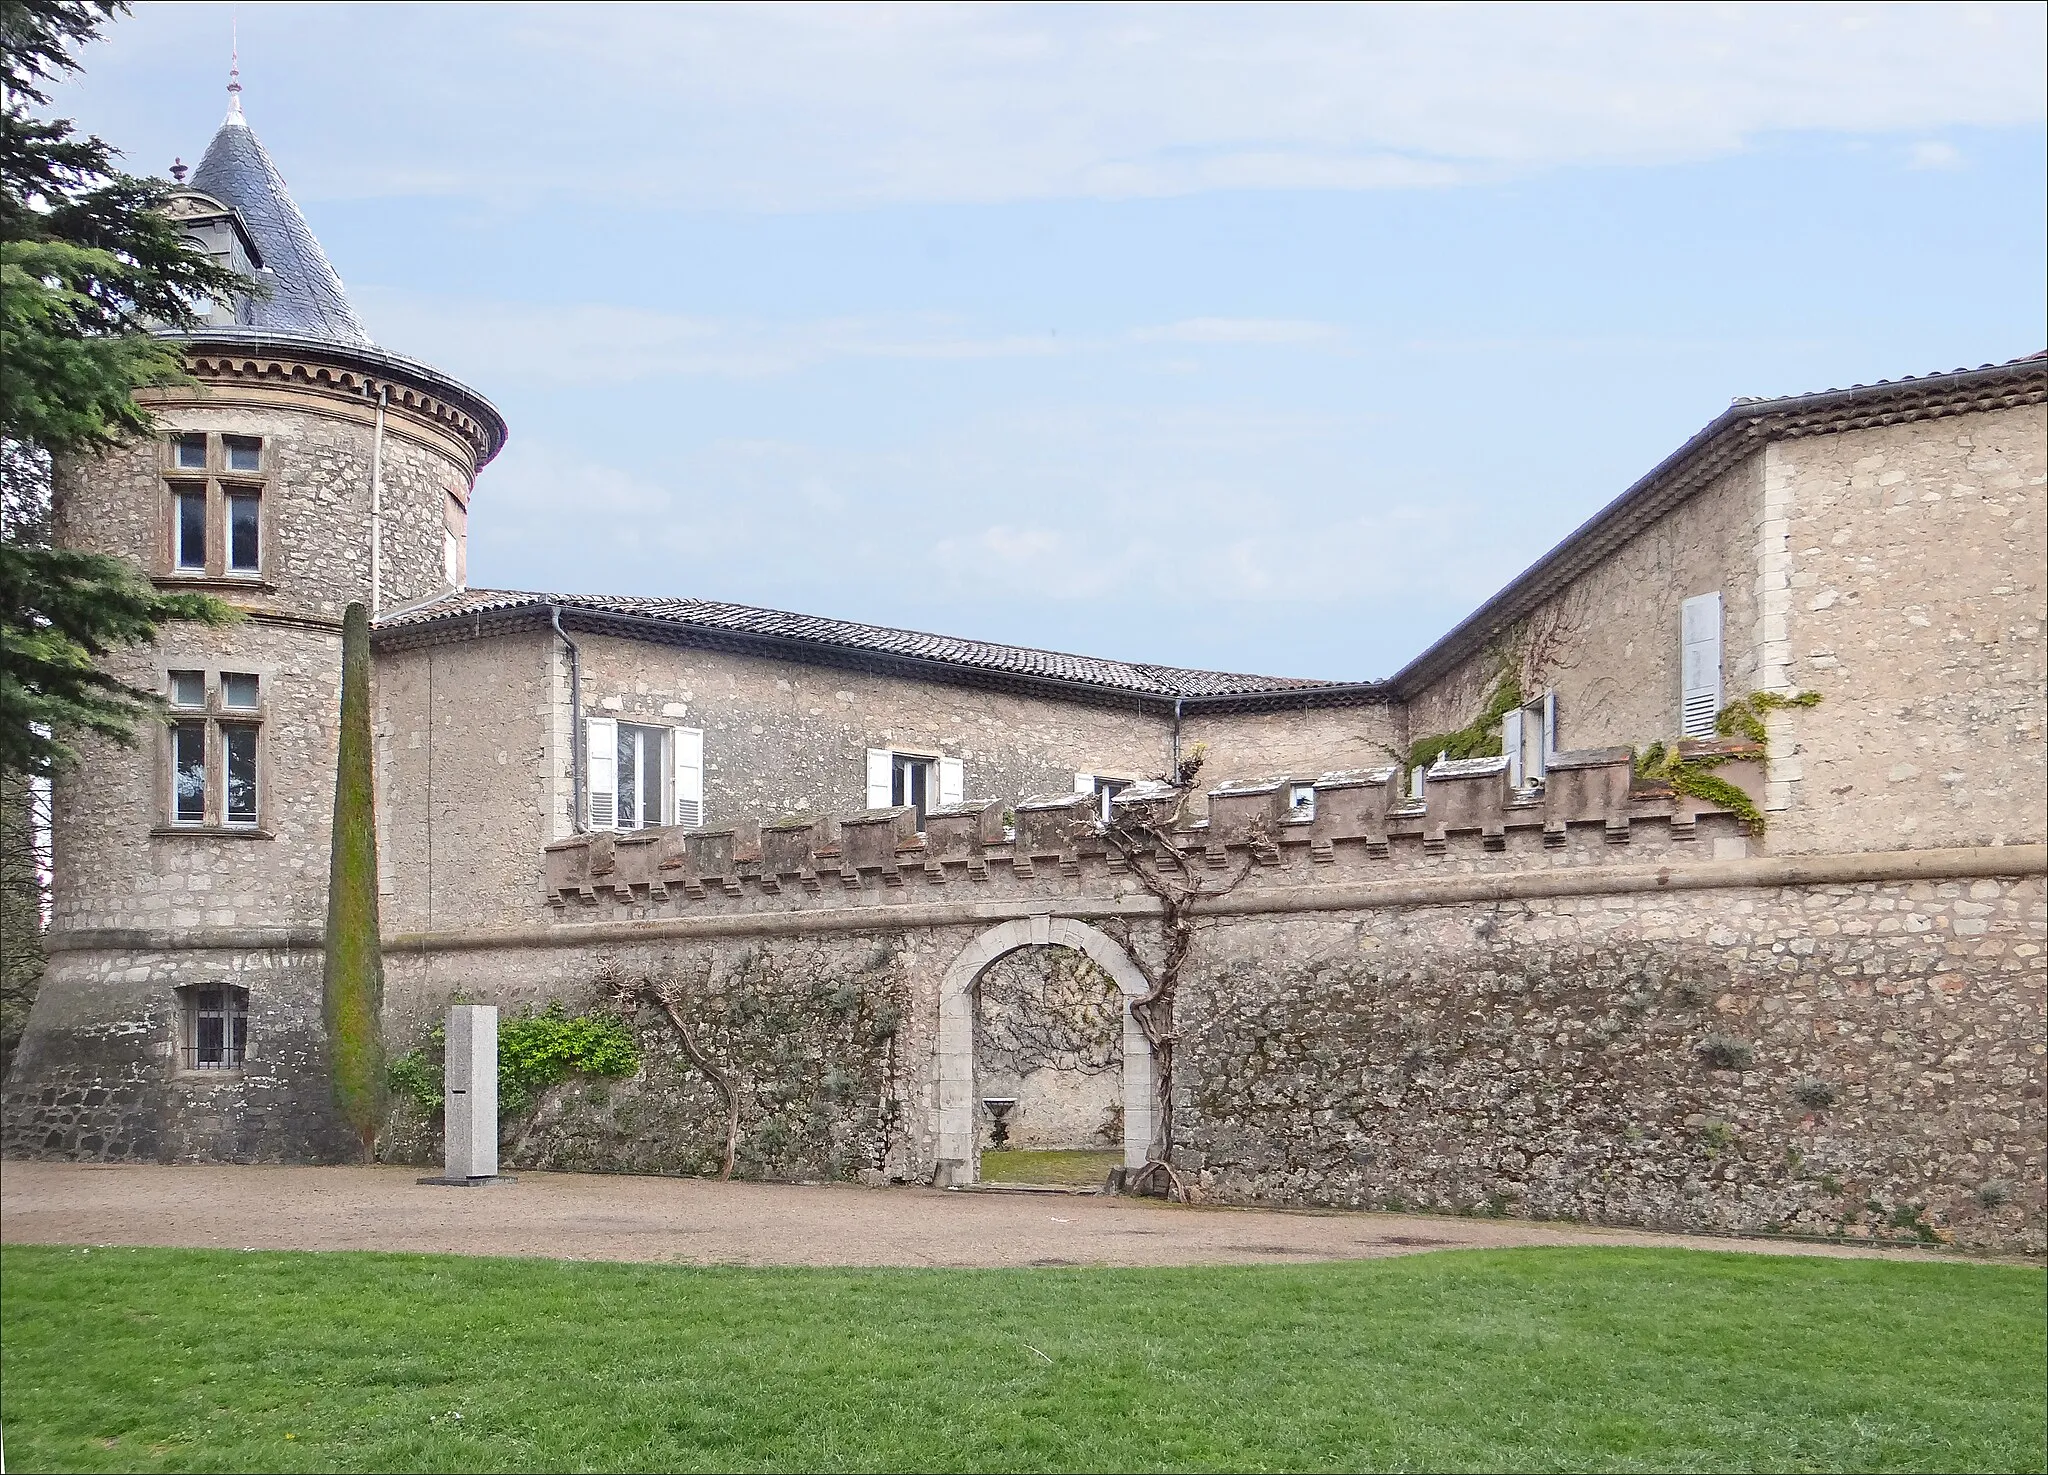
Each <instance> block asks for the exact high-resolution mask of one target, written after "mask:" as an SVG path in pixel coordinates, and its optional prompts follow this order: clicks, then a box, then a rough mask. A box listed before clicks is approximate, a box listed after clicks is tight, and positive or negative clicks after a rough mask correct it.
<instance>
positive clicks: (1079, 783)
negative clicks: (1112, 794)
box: [1074, 773, 1095, 794]
mask: <svg viewBox="0 0 2048 1475" xmlns="http://www.w3.org/2000/svg"><path fill="white" fill-rule="evenodd" d="M1074 792H1075V793H1077V794H1092V793H1094V792H1095V775H1094V774H1092V773H1077V774H1075V775H1074Z"/></svg>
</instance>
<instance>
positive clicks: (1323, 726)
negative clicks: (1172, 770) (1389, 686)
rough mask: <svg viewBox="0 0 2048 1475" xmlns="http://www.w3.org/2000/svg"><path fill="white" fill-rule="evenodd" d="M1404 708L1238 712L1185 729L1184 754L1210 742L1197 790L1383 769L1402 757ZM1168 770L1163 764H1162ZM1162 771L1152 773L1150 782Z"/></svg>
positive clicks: (1191, 720)
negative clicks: (1233, 782)
mask: <svg viewBox="0 0 2048 1475" xmlns="http://www.w3.org/2000/svg"><path fill="white" fill-rule="evenodd" d="M1402 717H1403V713H1402V710H1401V708H1400V707H1399V706H1398V705H1397V704H1396V703H1394V702H1392V701H1387V702H1378V703H1373V704H1371V705H1367V706H1359V707H1325V708H1316V709H1311V710H1309V711H1305V712H1233V713H1226V714H1218V715H1216V716H1206V715H1204V716H1193V717H1188V718H1186V719H1185V720H1184V721H1183V722H1182V724H1181V750H1182V752H1183V753H1185V752H1187V751H1189V749H1190V747H1191V745H1192V744H1195V743H1207V744H1208V745H1209V751H1208V755H1207V757H1206V759H1205V760H1204V762H1203V766H1202V776H1201V779H1200V780H1199V781H1198V782H1197V787H1198V788H1201V787H1204V786H1213V785H1214V784H1216V783H1218V782H1220V781H1222V780H1223V779H1227V778H1263V777H1266V776H1268V775H1273V774H1282V773H1284V774H1290V775H1292V776H1293V777H1295V778H1298V779H1312V778H1314V777H1315V776H1316V775H1317V774H1321V773H1329V772H1331V771H1333V770H1335V769H1340V768H1379V767H1382V766H1383V765H1385V764H1387V763H1391V762H1394V761H1396V758H1397V756H1398V755H1399V753H1400V752H1401V734H1402ZM1162 768H1163V765H1162ZM1160 771H1161V769H1153V770H1150V771H1148V772H1147V773H1146V774H1144V775H1143V777H1146V778H1150V777H1153V776H1154V775H1155V774H1157V773H1159V772H1160Z"/></svg>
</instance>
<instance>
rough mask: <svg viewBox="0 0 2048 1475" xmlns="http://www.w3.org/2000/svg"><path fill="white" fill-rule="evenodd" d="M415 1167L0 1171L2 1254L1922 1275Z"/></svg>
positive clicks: (1345, 1224) (988, 1200) (905, 1191)
mask: <svg viewBox="0 0 2048 1475" xmlns="http://www.w3.org/2000/svg"><path fill="white" fill-rule="evenodd" d="M418 1176H419V1170H417V1169H412V1168H272V1167H142V1166H128V1165H118V1166H117V1165H105V1166H101V1165H88V1164H74V1163H34V1162H10V1163H6V1164H4V1165H0V1239H4V1240H5V1241H6V1242H7V1243H9V1244H91V1245H182V1246H194V1247H219V1248H228V1249H269V1250H407V1251H419V1252H430V1253H446V1254H459V1255H533V1256H544V1257H549V1258H556V1259H576V1260H643V1261H669V1262H675V1263H679V1264H692V1265H911V1266H917V1265H954V1266H1004V1265H1235V1264H1251V1263H1257V1262H1275V1261H1280V1262H1285V1261H1306V1260H1354V1259H1372V1258H1376V1257H1379V1256H1384V1255H1405V1254H1412V1253H1415V1252H1417V1251H1420V1250H1430V1249H1448V1248H1459V1247H1481V1246H1508V1245H1587V1244H1600V1245H1662V1246H1676V1247H1686V1248H1694V1249H1713V1250H1750V1251H1758V1252H1762V1253H1768V1254H1792V1255H1878V1254H1881V1255H1885V1256H1888V1257H1890V1258H1894V1259H1900V1258H1905V1259H1927V1258H1935V1257H1933V1256H1930V1255H1927V1254H1925V1253H1924V1252H1921V1251H1913V1250H1869V1249H1858V1248H1852V1247H1849V1246H1834V1245H1804V1244H1791V1243H1785V1242H1782V1241H1770V1240H1736V1239H1718V1238H1711V1237H1704V1236H1691V1235H1672V1234H1643V1233H1637V1232H1634V1231H1629V1230H1618V1229H1591V1228H1584V1227H1580V1226H1574V1225H1561V1224H1532V1223H1528V1222H1526V1221H1519V1220H1513V1219H1504V1220H1502V1219H1448V1218H1424V1217H1420V1216H1414V1215H1404V1214H1362V1213H1293V1212H1283V1211H1275V1210H1268V1209H1231V1208H1208V1207H1198V1208H1192V1209H1190V1208H1181V1207H1177V1206H1174V1205H1169V1204H1164V1203H1160V1202H1158V1201H1156V1200H1133V1199H1119V1198H1099V1197H1076V1196H1067V1195H1055V1194H1037V1193H986V1192H966V1193H959V1192H947V1191H943V1190H939V1189H932V1188H885V1189H868V1188H853V1187H796V1186H784V1185H778V1184H758V1183H717V1182H710V1181H707V1180H703V1179H679V1178H626V1177H602V1176H592V1175H585V1174H578V1173H530V1174H525V1175H522V1176H521V1177H520V1180H519V1181H518V1182H517V1183H516V1184H513V1185H511V1186H507V1187H495V1188H436V1187H425V1186H421V1185H420V1184H418V1183H416V1182H415V1181H414V1180H415V1179H416V1178H417V1177H418Z"/></svg>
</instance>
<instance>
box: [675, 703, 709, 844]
mask: <svg viewBox="0 0 2048 1475" xmlns="http://www.w3.org/2000/svg"><path fill="white" fill-rule="evenodd" d="M673 744H674V747H675V755H676V823H677V824H679V825H681V826H682V827H683V828H684V829H686V830H694V829H697V828H699V827H700V826H701V825H702V824H703V823H704V734H703V732H702V731H700V730H699V729H697V728H694V727H679V728H677V729H676V731H675V736H674V738H673Z"/></svg>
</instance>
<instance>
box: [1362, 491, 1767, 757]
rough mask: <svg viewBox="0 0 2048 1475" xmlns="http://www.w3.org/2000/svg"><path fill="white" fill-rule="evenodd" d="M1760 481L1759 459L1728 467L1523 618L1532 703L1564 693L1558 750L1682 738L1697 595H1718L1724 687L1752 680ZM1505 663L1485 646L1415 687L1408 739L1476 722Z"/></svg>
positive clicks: (1525, 678)
mask: <svg viewBox="0 0 2048 1475" xmlns="http://www.w3.org/2000/svg"><path fill="white" fill-rule="evenodd" d="M1762 478H1763V458H1762V457H1761V456H1752V457H1750V458H1748V459H1747V460H1745V461H1743V462H1741V463H1740V464H1738V465H1736V466H1733V467H1731V468H1729V469H1728V470H1727V471H1725V472H1723V473H1722V474H1721V475H1720V476H1718V477H1716V478H1715V479H1714V480H1713V481H1712V482H1710V483H1708V484H1707V485H1706V486H1705V487H1703V488H1702V489H1701V490H1700V491H1699V492H1698V493H1697V494H1695V495H1694V496H1692V497H1691V498H1689V499H1688V500H1686V501H1685V502H1684V503H1682V504H1680V505H1679V506H1677V507H1675V508H1673V509H1672V510H1671V511H1670V512H1668V513H1666V514H1665V515H1664V516H1663V517H1661V518H1659V519H1658V520H1657V521H1656V522H1655V523H1653V524H1651V525H1650V526H1649V527H1648V528H1646V529H1644V530H1643V531H1642V532H1641V533H1639V534H1638V535H1637V536H1636V537H1634V538H1633V539H1631V540H1630V541H1629V542H1628V543H1626V544H1625V545H1623V546H1622V547H1621V548H1619V549H1617V550H1616V551H1615V552H1614V554H1613V555H1611V556H1610V557H1608V558H1606V559H1603V560H1602V561H1601V562H1600V563H1599V564H1598V565H1597V566H1595V567H1594V568H1592V569H1591V570H1589V571H1587V572H1586V573H1584V574H1582V575H1580V576H1579V578H1577V579H1576V580H1574V581H1573V582H1572V583H1571V584H1570V585H1569V586H1567V587H1566V588H1565V589H1564V590H1562V591H1561V592H1560V593H1558V594H1557V595H1555V596H1553V597H1552V598H1551V599H1550V600H1548V601H1547V602H1546V603H1545V604H1543V605H1542V606H1541V607H1540V608H1538V609H1537V610H1536V611H1535V612H1534V613H1532V614H1531V615H1530V616H1529V617H1528V618H1527V619H1526V620H1524V621H1523V622H1522V623H1521V626H1520V630H1519V632H1518V633H1519V637H1520V639H1519V644H1518V648H1517V649H1518V654H1519V656H1520V657H1521V665H1520V669H1519V671H1518V672H1517V674H1518V675H1519V676H1520V677H1521V681H1522V686H1523V690H1524V691H1525V692H1526V693H1527V695H1528V697H1529V699H1530V700H1531V701H1534V700H1535V699H1536V698H1537V697H1538V696H1539V695H1540V694H1541V692H1542V691H1543V689H1544V688H1546V687H1548V688H1551V689H1554V690H1555V691H1556V692H1557V698H1558V737H1557V744H1558V746H1559V747H1560V748H1566V749H1570V748H1605V747H1628V746H1635V747H1642V746H1646V745H1648V744H1649V743H1652V742H1655V741H1657V740H1659V739H1670V738H1673V737H1676V736H1677V735H1678V730H1679V698H1680V685H1681V670H1680V666H1681V643H1680V635H1681V630H1680V619H1681V610H1682V606H1683V604H1684V601H1685V600H1687V599H1688V598H1691V597H1692V596H1694V595H1697V594H1711V593H1713V592H1715V591H1716V590H1718V591H1720V594H1721V600H1722V627H1721V632H1722V668H1721V669H1722V689H1723V690H1724V691H1725V692H1726V693H1728V694H1729V695H1730V696H1731V697H1732V696H1735V695H1738V694H1740V693H1743V692H1746V691H1748V690H1750V689H1751V688H1752V687H1753V686H1754V684H1755V679H1756V675H1757V635H1758V628H1757V627H1758V611H1759V605H1758V600H1757V549H1758V539H1759V537H1760V535H1761V519H1762V512H1763V496H1762ZM1497 668H1498V660H1497V657H1496V655H1495V653H1494V652H1493V651H1492V650H1482V651H1479V652H1477V653H1475V654H1474V655H1472V656H1471V657H1469V658H1468V659H1467V660H1466V661H1464V662H1463V663H1462V664H1461V665H1460V666H1459V667H1458V668H1457V669H1456V670H1454V671H1452V672H1451V673H1449V674H1448V675H1446V676H1445V677H1443V678H1442V679H1440V680H1438V681H1437V682H1435V683H1434V684H1433V685H1432V686H1430V687H1429V689H1427V690H1426V691H1423V692H1421V693H1419V694H1417V695H1416V696H1415V698H1414V699H1413V700H1412V701H1411V702H1410V704H1409V706H1408V711H1407V725H1406V733H1405V734H1404V737H1403V742H1404V744H1405V743H1406V742H1410V741H1413V740H1415V739H1419V738H1421V737H1423V736H1424V735H1426V734H1429V733H1434V732H1448V731H1453V730H1455V729H1457V728H1460V727H1463V726H1464V725H1465V724H1466V723H1467V722H1470V721H1471V720H1472V719H1473V718H1474V717H1476V716H1477V715H1478V714H1479V712H1480V711H1481V709H1482V707H1483V705H1484V703H1485V700H1486V697H1487V694H1488V691H1489V690H1490V685H1491V681H1492V678H1493V676H1494V673H1495V671H1496V670H1497Z"/></svg>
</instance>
